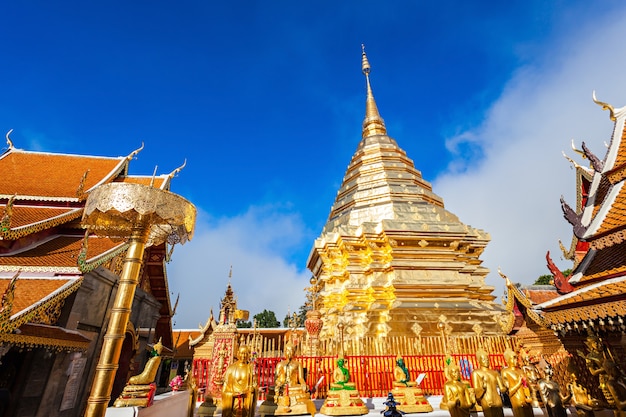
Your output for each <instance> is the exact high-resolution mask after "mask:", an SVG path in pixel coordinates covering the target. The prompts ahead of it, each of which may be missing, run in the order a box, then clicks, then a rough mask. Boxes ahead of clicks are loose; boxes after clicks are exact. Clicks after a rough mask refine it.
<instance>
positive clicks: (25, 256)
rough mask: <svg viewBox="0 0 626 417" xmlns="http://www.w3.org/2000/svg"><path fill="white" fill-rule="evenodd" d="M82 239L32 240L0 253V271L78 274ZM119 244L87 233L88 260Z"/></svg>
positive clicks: (96, 257) (71, 237)
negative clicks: (11, 250) (8, 252)
mask: <svg viewBox="0 0 626 417" xmlns="http://www.w3.org/2000/svg"><path fill="white" fill-rule="evenodd" d="M83 238H84V236H83V235H54V236H50V237H47V238H46V239H42V240H38V241H34V242H33V243H32V244H31V245H30V246H28V247H26V248H23V249H22V250H20V251H19V252H17V253H11V254H10V255H4V256H0V271H17V270H22V271H55V272H58V273H62V272H66V273H68V272H69V273H80V269H79V264H78V255H79V253H80V251H81V247H82V244H83ZM122 245H124V242H120V241H113V240H111V239H109V238H101V237H95V236H90V237H89V244H88V252H87V261H95V260H97V259H98V258H100V257H102V256H104V255H106V254H107V253H109V252H111V251H114V250H115V249H117V248H120V247H121V246H122Z"/></svg>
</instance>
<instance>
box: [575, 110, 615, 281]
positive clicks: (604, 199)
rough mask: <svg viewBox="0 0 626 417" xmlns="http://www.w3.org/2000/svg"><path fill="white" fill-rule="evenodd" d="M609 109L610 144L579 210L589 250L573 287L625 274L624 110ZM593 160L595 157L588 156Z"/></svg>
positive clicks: (581, 262) (598, 163) (578, 269)
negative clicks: (610, 125)
mask: <svg viewBox="0 0 626 417" xmlns="http://www.w3.org/2000/svg"><path fill="white" fill-rule="evenodd" d="M602 104H604V106H603V107H604V108H607V109H610V110H611V118H612V119H613V120H614V121H615V126H614V130H613V134H612V137H611V142H610V144H609V148H608V150H607V154H606V156H605V158H604V160H603V161H601V162H595V165H599V166H595V172H594V175H593V178H592V181H591V187H590V190H589V198H588V199H587V201H586V204H585V206H584V207H583V210H582V216H581V222H582V225H583V226H584V227H585V233H584V235H583V236H581V240H583V241H586V242H588V243H589V250H588V251H587V253H586V254H585V256H584V258H583V259H582V260H581V261H580V262H579V263H578V264H577V265H576V268H575V270H574V271H573V277H572V278H571V279H570V283H571V284H572V285H574V286H576V287H580V286H582V285H586V284H588V283H593V282H597V281H598V280H602V279H606V278H610V277H613V276H616V275H620V274H625V273H626V265H625V262H624V256H625V255H626V245H625V244H624V242H625V241H626V187H624V180H625V179H626V175H622V174H621V173H622V172H623V171H624V169H626V141H625V140H624V138H625V137H626V127H625V123H624V122H625V120H626V107H623V108H621V109H617V110H614V109H613V108H612V106H610V105H606V104H605V103H602ZM591 159H592V161H593V160H594V157H593V156H592V155H591Z"/></svg>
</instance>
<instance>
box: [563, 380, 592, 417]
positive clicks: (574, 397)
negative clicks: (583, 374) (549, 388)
mask: <svg viewBox="0 0 626 417" xmlns="http://www.w3.org/2000/svg"><path fill="white" fill-rule="evenodd" d="M570 378H571V380H570V382H569V383H568V384H567V392H568V394H569V398H570V402H571V403H572V405H573V406H574V407H575V408H576V412H577V413H578V415H579V416H580V417H593V410H594V409H595V408H597V407H598V400H596V399H594V398H592V397H591V395H589V392H588V391H587V388H585V387H583V386H582V385H580V384H579V383H578V377H577V376H576V373H575V372H572V373H571V374H570Z"/></svg>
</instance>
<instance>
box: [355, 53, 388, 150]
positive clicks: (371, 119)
mask: <svg viewBox="0 0 626 417" xmlns="http://www.w3.org/2000/svg"><path fill="white" fill-rule="evenodd" d="M361 68H362V71H363V74H364V75H365V81H366V83H367V99H366V102H365V119H364V120H363V133H362V136H363V137H364V138H366V137H368V136H374V135H386V134H387V129H386V128H385V122H384V121H383V118H382V117H380V114H379V113H378V107H376V101H375V100H374V94H373V93H372V86H371V85H370V75H369V74H370V70H371V67H370V63H369V61H368V60H367V55H365V45H363V44H361Z"/></svg>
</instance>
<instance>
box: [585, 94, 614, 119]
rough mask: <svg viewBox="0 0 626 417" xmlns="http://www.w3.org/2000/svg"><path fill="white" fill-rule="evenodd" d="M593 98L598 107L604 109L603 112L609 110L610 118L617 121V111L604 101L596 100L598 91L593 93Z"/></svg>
mask: <svg viewBox="0 0 626 417" xmlns="http://www.w3.org/2000/svg"><path fill="white" fill-rule="evenodd" d="M591 97H592V98H593V102H594V103H596V104H597V105H598V106H600V107H602V110H608V111H609V118H610V119H611V120H612V121H615V109H614V108H613V106H612V105H611V104H609V103H605V102H603V101H600V100H598V99H597V98H596V90H593V92H592V93H591Z"/></svg>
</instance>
